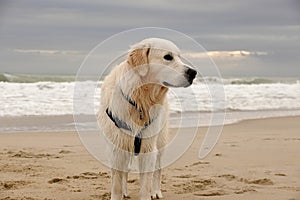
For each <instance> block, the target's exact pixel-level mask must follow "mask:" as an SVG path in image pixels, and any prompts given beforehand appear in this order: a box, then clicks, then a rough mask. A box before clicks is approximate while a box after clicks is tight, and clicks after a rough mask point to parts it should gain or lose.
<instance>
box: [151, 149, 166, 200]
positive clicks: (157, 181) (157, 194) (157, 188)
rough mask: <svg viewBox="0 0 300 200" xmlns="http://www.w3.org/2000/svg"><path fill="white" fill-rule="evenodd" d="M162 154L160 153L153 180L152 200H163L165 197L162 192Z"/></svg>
mask: <svg viewBox="0 0 300 200" xmlns="http://www.w3.org/2000/svg"><path fill="white" fill-rule="evenodd" d="M161 154H162V152H158V154H157V159H156V166H155V172H154V174H153V180H152V194H151V196H152V199H162V198H163V195H162V192H161Z"/></svg>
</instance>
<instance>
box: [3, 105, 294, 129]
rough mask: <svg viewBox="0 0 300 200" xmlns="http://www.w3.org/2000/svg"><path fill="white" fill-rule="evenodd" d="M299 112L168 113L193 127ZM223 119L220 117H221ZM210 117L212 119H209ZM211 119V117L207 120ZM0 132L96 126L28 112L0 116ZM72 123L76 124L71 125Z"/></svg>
mask: <svg viewBox="0 0 300 200" xmlns="http://www.w3.org/2000/svg"><path fill="white" fill-rule="evenodd" d="M297 116H300V110H264V111H234V112H232V111H230V112H225V113H223V112H216V113H209V112H182V113H170V118H169V119H170V120H169V123H170V128H179V127H181V128H192V127H193V128H195V127H208V126H219V125H222V124H224V125H230V124H236V123H240V122H243V121H247V120H256V119H257V120H259V119H268V118H278V117H279V118H280V117H297ZM224 117H225V119H224V120H223V118H224ZM212 119H214V120H212ZM211 120H212V121H211ZM0 121H1V124H0V134H1V133H15V132H49V131H51V132H60V131H76V130H77V129H80V130H86V131H88V130H90V131H93V130H98V124H97V122H96V117H95V116H94V115H77V116H76V118H75V119H74V116H73V115H43V116H41V115H29V116H2V117H0ZM75 123H76V124H77V126H75Z"/></svg>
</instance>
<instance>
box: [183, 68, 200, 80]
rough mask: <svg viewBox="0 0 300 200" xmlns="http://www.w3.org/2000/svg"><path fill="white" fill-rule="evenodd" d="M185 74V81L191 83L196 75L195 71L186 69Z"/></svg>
mask: <svg viewBox="0 0 300 200" xmlns="http://www.w3.org/2000/svg"><path fill="white" fill-rule="evenodd" d="M185 73H186V75H187V79H188V80H189V82H190V83H192V82H193V80H194V78H195V77H196V75H197V71H196V70H194V69H191V68H188V69H187V70H186V72H185Z"/></svg>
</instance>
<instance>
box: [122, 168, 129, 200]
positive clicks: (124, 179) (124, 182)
mask: <svg viewBox="0 0 300 200" xmlns="http://www.w3.org/2000/svg"><path fill="white" fill-rule="evenodd" d="M127 179H128V172H123V174H122V193H123V197H129V196H128V191H127Z"/></svg>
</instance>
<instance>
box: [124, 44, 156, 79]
mask: <svg viewBox="0 0 300 200" xmlns="http://www.w3.org/2000/svg"><path fill="white" fill-rule="evenodd" d="M149 53H150V48H149V47H138V48H132V50H131V51H130V52H129V54H128V59H127V62H128V64H129V65H130V66H132V67H136V70H137V72H138V73H139V75H140V76H145V75H146V74H147V73H148V70H149V65H148V64H149Z"/></svg>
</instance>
